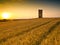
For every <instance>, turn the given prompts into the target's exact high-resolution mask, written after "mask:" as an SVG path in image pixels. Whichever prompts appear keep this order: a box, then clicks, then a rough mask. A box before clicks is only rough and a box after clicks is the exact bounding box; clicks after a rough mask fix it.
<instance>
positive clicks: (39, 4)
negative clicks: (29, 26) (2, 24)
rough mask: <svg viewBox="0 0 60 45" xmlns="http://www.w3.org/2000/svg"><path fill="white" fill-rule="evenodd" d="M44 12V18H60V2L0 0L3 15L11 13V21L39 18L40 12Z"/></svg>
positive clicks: (0, 11) (49, 0)
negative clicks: (40, 10)
mask: <svg viewBox="0 0 60 45" xmlns="http://www.w3.org/2000/svg"><path fill="white" fill-rule="evenodd" d="M39 9H42V10H43V18H59V17H60V1H59V0H0V18H1V15H2V13H4V12H7V13H10V14H11V16H10V19H30V18H38V10H39Z"/></svg>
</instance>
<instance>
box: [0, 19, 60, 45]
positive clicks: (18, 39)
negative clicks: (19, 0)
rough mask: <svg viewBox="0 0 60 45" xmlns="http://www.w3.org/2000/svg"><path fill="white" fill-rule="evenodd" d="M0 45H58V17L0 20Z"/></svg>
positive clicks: (59, 44)
mask: <svg viewBox="0 0 60 45" xmlns="http://www.w3.org/2000/svg"><path fill="white" fill-rule="evenodd" d="M0 45H60V18H53V19H50V18H40V19H27V20H11V21H6V22H0Z"/></svg>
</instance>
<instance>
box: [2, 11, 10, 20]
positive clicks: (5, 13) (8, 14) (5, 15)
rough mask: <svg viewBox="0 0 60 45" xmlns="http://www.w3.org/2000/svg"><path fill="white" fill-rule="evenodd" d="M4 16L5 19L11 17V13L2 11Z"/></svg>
mask: <svg viewBox="0 0 60 45" xmlns="http://www.w3.org/2000/svg"><path fill="white" fill-rule="evenodd" d="M2 18H3V19H9V18H10V13H7V12H4V13H2Z"/></svg>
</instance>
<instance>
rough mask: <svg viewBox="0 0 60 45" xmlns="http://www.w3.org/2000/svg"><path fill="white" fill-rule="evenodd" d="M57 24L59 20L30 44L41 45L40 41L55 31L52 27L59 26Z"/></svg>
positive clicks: (59, 23)
mask: <svg viewBox="0 0 60 45" xmlns="http://www.w3.org/2000/svg"><path fill="white" fill-rule="evenodd" d="M59 25H60V21H59V22H57V23H56V24H54V25H53V26H52V27H51V28H50V29H49V30H48V31H47V32H45V33H43V34H42V35H41V36H40V37H39V39H38V40H37V41H36V42H35V43H33V44H32V45H41V43H42V41H43V40H44V39H46V37H47V36H48V35H49V34H50V33H51V32H53V31H55V30H54V29H55V28H56V27H57V26H59Z"/></svg>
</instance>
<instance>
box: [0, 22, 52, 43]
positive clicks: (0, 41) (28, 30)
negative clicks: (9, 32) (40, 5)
mask: <svg viewBox="0 0 60 45" xmlns="http://www.w3.org/2000/svg"><path fill="white" fill-rule="evenodd" d="M50 22H51V21H48V22H45V23H43V24H40V25H37V26H35V27H32V28H30V29H27V30H26V31H22V32H20V33H18V34H16V35H14V36H9V37H6V38H3V39H1V40H0V43H2V42H6V41H7V40H8V39H10V38H12V37H16V36H19V35H23V34H25V33H28V32H30V31H32V30H33V29H35V28H38V27H40V26H43V25H46V24H48V23H50Z"/></svg>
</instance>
